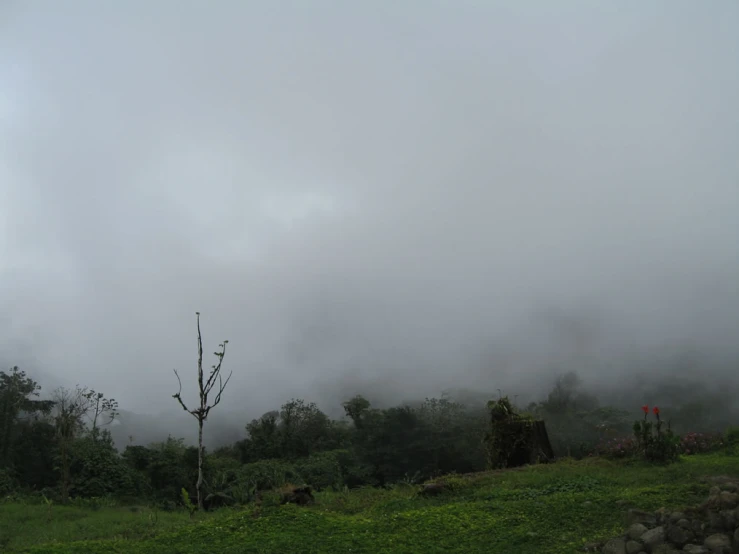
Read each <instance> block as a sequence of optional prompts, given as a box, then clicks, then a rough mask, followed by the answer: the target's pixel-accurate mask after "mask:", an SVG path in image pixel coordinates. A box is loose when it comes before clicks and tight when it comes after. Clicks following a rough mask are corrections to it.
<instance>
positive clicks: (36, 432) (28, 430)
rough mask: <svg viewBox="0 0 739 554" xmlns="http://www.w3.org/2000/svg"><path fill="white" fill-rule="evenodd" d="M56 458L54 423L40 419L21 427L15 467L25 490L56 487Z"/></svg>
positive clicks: (14, 455)
mask: <svg viewBox="0 0 739 554" xmlns="http://www.w3.org/2000/svg"><path fill="white" fill-rule="evenodd" d="M55 456H56V432H55V429H54V426H53V425H52V424H51V423H49V422H48V421H46V420H43V419H39V420H30V421H23V422H20V423H19V424H18V437H17V438H16V440H15V444H14V451H13V467H14V468H15V474H16V475H17V477H18V483H19V484H20V486H21V487H22V488H23V489H30V490H41V489H44V488H51V487H54V486H55V485H56V483H57V480H58V478H59V476H58V473H57V471H56V470H55V461H54V458H55Z"/></svg>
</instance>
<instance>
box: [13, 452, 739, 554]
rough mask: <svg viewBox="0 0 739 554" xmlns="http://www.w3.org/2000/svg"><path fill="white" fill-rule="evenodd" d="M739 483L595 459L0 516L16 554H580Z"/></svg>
mask: <svg viewBox="0 0 739 554" xmlns="http://www.w3.org/2000/svg"><path fill="white" fill-rule="evenodd" d="M709 475H733V476H737V477H739V456H729V455H726V454H723V453H715V454H705V455H699V456H691V457H685V458H682V460H681V461H680V462H679V463H677V464H673V465H670V466H667V467H654V466H645V465H642V464H636V463H632V464H628V463H623V462H608V461H606V460H602V459H591V460H585V461H580V462H572V461H563V462H560V463H557V464H553V465H549V466H535V467H529V468H524V469H521V470H513V471H504V472H490V473H480V474H474V475H470V476H454V477H451V478H449V480H448V481H449V483H450V484H451V486H452V491H451V492H450V493H448V494H446V495H444V496H443V497H439V498H435V499H424V498H420V497H418V496H417V495H416V494H415V492H416V490H417V489H415V488H412V487H397V488H395V489H393V490H376V489H360V490H356V491H350V492H343V493H329V492H326V493H319V494H317V496H316V500H317V503H316V505H315V506H313V507H310V508H299V507H296V506H271V507H262V508H256V507H253V506H252V507H247V508H245V509H242V510H239V511H235V510H224V511H221V512H218V513H215V514H212V515H205V516H203V517H202V518H201V519H197V518H196V519H195V520H193V521H190V520H189V517H188V515H187V514H186V513H184V512H183V513H168V514H167V513H160V514H159V521H158V522H154V521H152V515H151V514H150V513H149V512H141V513H132V512H130V510H126V509H122V508H118V509H111V508H108V509H106V508H103V509H100V510H98V511H85V510H82V509H76V508H60V507H54V508H53V509H52V510H53V513H52V520H51V522H50V523H48V522H47V511H46V510H47V508H46V506H21V505H17V504H15V505H13V504H11V505H4V506H0V537H10V540H9V542H7V544H5V545H3V544H2V543H0V550H2V548H3V546H4V547H5V550H4V551H6V552H29V553H30V552H33V553H36V554H41V553H49V554H51V553H54V554H62V553H64V554H72V553H79V554H83V553H84V554H88V553H101V554H104V553H120V554H124V553H125V554H128V553H131V554H136V553H140V554H143V553H160V552H167V553H173V554H176V553H182V554H185V553H187V554H196V553H203V554H205V553H211V552H219V553H224V554H226V553H271V552H276V553H285V552H289V553H291V554H292V553H296V554H297V553H332V552H336V553H342V554H343V553H358V552H366V553H390V552H392V553H403V552H407V553H413V552H418V553H424V554H425V553H435V552H464V553H465V554H472V553H477V552H480V553H482V552H486V553H489V552H495V553H500V554H506V553H511V554H521V553H523V554H525V553H529V552H530V553H537V554H538V553H551V554H555V553H571V552H577V551H579V550H581V548H582V545H583V544H584V543H585V542H590V541H593V540H597V539H601V538H609V537H612V536H614V535H617V534H619V533H621V532H622V530H623V528H624V526H625V524H626V522H625V520H624V515H625V510H626V509H627V508H628V507H629V506H634V507H638V508H640V509H646V510H654V509H657V508H659V507H661V506H666V507H668V508H680V507H682V506H685V505H689V504H696V503H699V502H700V501H702V500H703V499H704V498H705V496H706V495H707V491H708V485H707V484H705V483H701V482H700V477H703V476H709Z"/></svg>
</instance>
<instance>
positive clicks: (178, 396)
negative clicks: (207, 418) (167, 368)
mask: <svg viewBox="0 0 739 554" xmlns="http://www.w3.org/2000/svg"><path fill="white" fill-rule="evenodd" d="M172 371H174V374H175V376H176V377H177V382H178V383H179V384H180V390H179V391H177V394H173V395H172V398H175V399H177V402H179V403H180V406H182V409H183V410H185V411H186V412H190V413H191V414H192V412H191V411H190V409H189V408H188V407H187V406H185V403H184V402H183V401H182V379H180V374H179V373H177V370H176V369H173V370H172ZM192 415H195V414H192Z"/></svg>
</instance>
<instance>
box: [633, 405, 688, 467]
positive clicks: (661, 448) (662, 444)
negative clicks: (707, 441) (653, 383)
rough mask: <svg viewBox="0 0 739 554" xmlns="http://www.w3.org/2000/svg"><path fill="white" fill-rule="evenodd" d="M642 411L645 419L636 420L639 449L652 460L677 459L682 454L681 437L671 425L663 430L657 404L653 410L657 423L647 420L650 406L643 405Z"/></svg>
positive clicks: (635, 433) (671, 460) (670, 460)
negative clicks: (674, 432)
mask: <svg viewBox="0 0 739 554" xmlns="http://www.w3.org/2000/svg"><path fill="white" fill-rule="evenodd" d="M642 411H643V412H644V420H642V421H635V422H634V436H635V437H636V441H637V451H638V452H639V453H640V454H643V455H644V458H645V459H646V460H647V461H650V462H660V463H670V462H674V461H676V460H677V459H678V457H679V455H680V437H678V436H676V435H675V434H673V432H672V430H671V429H670V426H669V425H668V426H667V430H666V431H663V430H662V420H661V419H660V417H659V408H658V407H657V406H655V407H654V409H653V410H652V412H653V413H654V415H655V417H656V418H657V424H656V425H654V424H653V423H652V422H650V421H647V416H648V415H649V406H642ZM653 430H654V433H653V432H652V431H653Z"/></svg>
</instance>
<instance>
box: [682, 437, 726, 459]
mask: <svg viewBox="0 0 739 554" xmlns="http://www.w3.org/2000/svg"><path fill="white" fill-rule="evenodd" d="M725 444H726V441H725V439H724V437H723V436H722V435H721V434H720V433H687V434H685V435H683V436H682V437H681V438H680V453H681V454H685V455H691V454H700V453H703V452H713V451H715V450H719V449H721V448H723V447H724V445H725Z"/></svg>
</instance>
